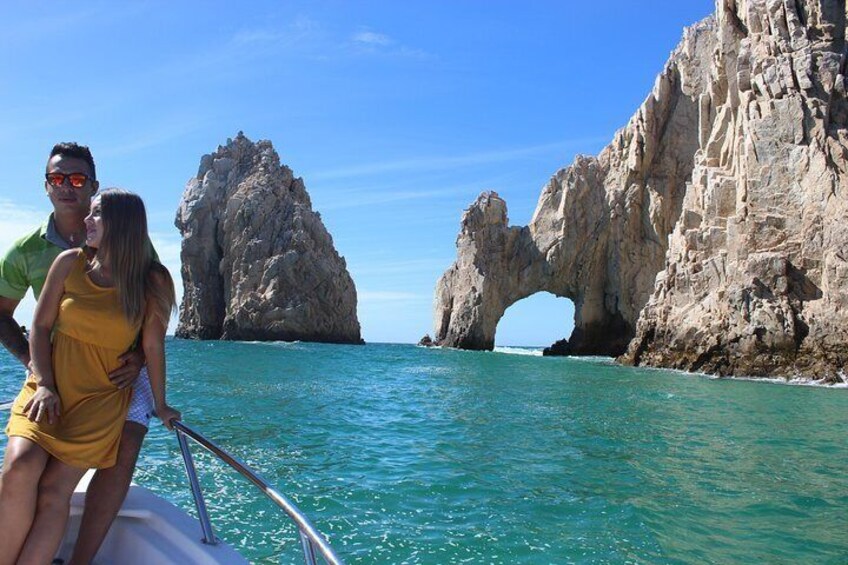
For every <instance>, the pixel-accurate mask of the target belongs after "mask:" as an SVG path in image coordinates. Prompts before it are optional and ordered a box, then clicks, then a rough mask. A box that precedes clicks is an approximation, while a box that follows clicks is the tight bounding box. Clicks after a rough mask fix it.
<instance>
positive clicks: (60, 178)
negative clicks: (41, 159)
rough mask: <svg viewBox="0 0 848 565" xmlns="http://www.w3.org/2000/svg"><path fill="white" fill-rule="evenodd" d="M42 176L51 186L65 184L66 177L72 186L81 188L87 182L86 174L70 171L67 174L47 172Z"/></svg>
mask: <svg viewBox="0 0 848 565" xmlns="http://www.w3.org/2000/svg"><path fill="white" fill-rule="evenodd" d="M44 177H45V178H46V179H47V182H49V183H50V185H51V186H55V187H56V188H58V187H60V186H62V185H63V184H65V179H68V183H69V184H70V185H71V186H72V187H74V188H82V187H84V186H85V183H86V182H88V175H84V174H82V173H71V174H69V175H66V174H64V173H47V174H46V175H44Z"/></svg>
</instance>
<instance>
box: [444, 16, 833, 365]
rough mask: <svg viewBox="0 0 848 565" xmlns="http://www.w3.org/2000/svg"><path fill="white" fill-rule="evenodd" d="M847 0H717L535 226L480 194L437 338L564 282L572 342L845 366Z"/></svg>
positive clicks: (651, 359) (634, 357)
mask: <svg viewBox="0 0 848 565" xmlns="http://www.w3.org/2000/svg"><path fill="white" fill-rule="evenodd" d="M845 26H846V6H845V2H844V1H832V0H822V1H806V2H805V1H802V0H769V1H766V0H748V1H745V0H736V1H734V0H719V1H718V2H717V7H716V13H715V15H714V16H712V17H710V18H708V19H707V20H705V21H703V22H701V23H699V24H697V25H695V26H693V27H692V28H689V29H687V30H686V31H685V32H684V37H683V40H682V42H681V44H680V45H679V46H678V48H677V49H675V51H674V52H673V53H672V55H671V57H670V59H669V62H668V63H667V64H666V66H665V68H664V70H663V72H662V73H661V74H660V76H659V77H658V79H657V82H656V85H655V87H654V89H653V92H652V93H651V94H650V95H649V96H648V98H647V100H646V101H645V102H644V103H643V105H642V106H641V107H640V108H639V110H638V111H637V112H636V114H635V115H634V116H633V118H632V119H631V120H630V122H629V123H628V124H627V126H626V127H625V128H623V129H622V130H621V131H619V132H618V133H616V135H615V137H614V139H613V141H612V143H611V144H610V145H609V146H608V147H606V148H605V149H604V151H602V152H601V154H600V155H598V156H597V157H578V158H577V159H576V160H575V162H574V163H573V164H572V165H571V166H569V167H567V168H565V169H563V170H561V171H559V172H557V173H556V175H555V176H554V177H553V179H551V181H550V182H549V183H548V184H547V186H545V188H544V189H543V191H542V194H541V197H540V199H539V203H538V205H537V208H536V212H535V214H534V216H533V219H532V220H531V223H530V225H529V226H527V227H522V228H518V227H509V226H508V225H507V221H506V205H505V203H504V202H503V201H502V200H501V199H500V198H498V197H497V195H495V194H492V193H485V194H483V195H482V196H481V197H480V198H478V200H477V201H476V202H475V203H474V204H473V205H472V206H471V207H470V208H469V209H468V210H467V211H466V212H465V214H464V216H463V219H462V227H461V232H460V235H459V238H458V241H457V246H458V258H457V262H456V263H455V264H454V265H453V266H452V267H451V268H450V269H449V270H448V271H447V272H446V273H445V274H444V275H443V277H442V278H441V279H440V281H439V283H438V285H437V289H436V301H437V304H436V312H435V326H436V341H437V342H439V343H441V344H443V345H448V346H454V347H463V348H471V349H489V348H491V347H492V345H493V343H494V332H495V328H496V325H497V321H498V320H499V319H500V317H501V316H502V315H503V312H504V311H505V310H506V308H507V307H508V306H509V305H511V304H512V303H513V302H515V301H516V300H519V299H521V298H523V297H525V296H529V295H531V294H534V293H535V292H538V291H542V290H545V291H548V292H551V293H553V294H555V295H557V296H563V297H567V298H570V299H571V300H573V301H574V304H575V328H574V332H573V333H572V335H571V337H570V338H569V340H568V342H567V345H566V347H565V350H566V352H569V353H580V354H586V353H600V354H611V355H621V354H623V356H622V358H621V359H622V360H623V361H625V362H628V363H633V364H647V365H655V366H665V367H676V368H681V369H687V370H700V371H707V372H713V373H718V374H728V375H729V374H737V375H740V374H745V375H786V376H789V375H795V374H803V375H805V376H809V377H814V378H827V379H836V378H839V377H838V375H840V374H841V371H842V370H843V369H844V367H845V363H846V358H848V354H846V353H845V350H846V345H848V330H846V328H848V310H846V306H848V262H846V259H848V256H846V253H848V252H846V251H845V249H846V243H848V229H846V226H848V223H847V222H846V221H848V210H846V204H848V192H846V191H848V171H846V169H848V129H846V128H848V105H846V98H845V96H846V94H845V89H846V83H845V77H844V75H845V65H846V63H845V61H846V43H845Z"/></svg>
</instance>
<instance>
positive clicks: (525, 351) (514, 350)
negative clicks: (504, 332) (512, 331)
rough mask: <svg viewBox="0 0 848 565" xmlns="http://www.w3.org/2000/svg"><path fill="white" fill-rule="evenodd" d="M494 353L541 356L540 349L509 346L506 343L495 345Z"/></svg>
mask: <svg viewBox="0 0 848 565" xmlns="http://www.w3.org/2000/svg"><path fill="white" fill-rule="evenodd" d="M494 351H495V353H506V354H508V355H530V356H532V357H541V356H542V350H541V349H537V348H529V347H509V346H506V345H496V346H495V349H494Z"/></svg>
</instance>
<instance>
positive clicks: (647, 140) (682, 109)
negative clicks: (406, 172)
mask: <svg viewBox="0 0 848 565" xmlns="http://www.w3.org/2000/svg"><path fill="white" fill-rule="evenodd" d="M712 41H713V32H712V24H711V22H710V21H706V22H704V23H702V24H699V25H698V26H695V27H694V28H692V29H690V30H688V31H687V32H686V37H685V38H684V41H683V43H682V44H681V46H680V47H678V49H677V50H676V51H675V52H674V53H673V54H672V57H671V60H670V61H669V63H668V64H667V65H666V68H665V70H664V71H663V73H662V74H661V75H660V76H659V77H658V79H657V82H656V85H655V87H654V91H653V92H652V93H651V95H650V96H649V97H648V99H647V100H646V101H645V102H644V104H643V105H642V106H641V107H640V108H639V111H638V112H637V113H636V115H635V116H634V117H633V118H632V119H631V120H630V123H629V124H628V125H627V127H626V128H624V129H622V130H621V131H619V132H618V133H616V135H615V138H614V139H613V142H612V143H611V144H610V145H609V146H608V147H607V148H606V149H605V150H604V151H603V152H602V153H601V154H600V155H599V156H598V157H586V156H579V157H577V159H576V160H575V161H574V163H573V164H572V165H571V166H569V167H567V168H565V169H562V170H560V171H558V172H557V173H556V175H555V176H554V177H553V178H552V179H551V180H550V182H549V183H548V184H547V185H546V186H545V187H544V189H543V190H542V194H541V196H540V198H539V203H538V205H537V207H536V212H535V213H534V215H533V219H532V220H531V222H530V225H529V226H527V227H524V228H518V227H509V226H508V225H507V215H506V204H505V203H504V201H503V200H501V199H500V198H499V197H498V196H497V194H495V193H484V194H483V195H481V196H480V198H478V199H477V201H476V202H475V203H474V204H472V206H471V207H470V208H469V209H468V210H466V212H465V214H464V215H463V218H462V227H461V231H460V235H459V237H458V239H457V248H458V253H457V262H456V263H455V264H454V265H453V266H452V267H451V268H450V269H449V270H448V271H447V272H446V273H445V274H444V275H443V276H442V278H441V279H440V280H439V283H438V285H437V289H436V315H435V317H436V328H435V331H436V340H437V342H438V343H440V344H442V345H447V346H451V347H461V348H465V349H492V347H493V346H494V338H495V329H496V327H497V323H498V321H499V320H500V318H501V317H502V316H503V314H504V312H505V311H506V309H507V308H509V306H511V305H512V304H514V303H515V302H517V301H518V300H521V299H522V298H525V297H527V296H530V295H532V294H535V293H536V292H539V291H547V292H550V293H552V294H554V295H556V296H560V297H565V298H568V299H570V300H572V301H573V302H574V307H575V324H574V332H573V333H572V335H571V337H570V339H569V340H568V345H567V346H566V348H565V350H566V351H567V352H568V353H572V354H583V355H618V354H621V353H622V352H624V350H625V348H626V346H627V343H628V342H629V341H630V339H631V338H632V337H633V335H634V331H635V327H636V319H637V317H638V314H639V311H640V310H641V309H642V307H643V306H644V304H645V302H646V301H647V300H648V297H649V296H650V293H651V291H652V290H653V282H654V277H655V276H656V274H657V272H659V271H660V270H661V269H662V267H663V264H664V258H665V252H666V248H667V236H668V233H669V232H670V231H671V229H672V227H673V226H674V224H675V222H676V221H677V218H678V216H679V215H680V207H681V203H682V200H683V195H684V194H685V189H686V183H687V181H688V180H689V178H690V176H691V172H692V168H693V166H694V154H695V152H696V151H697V149H698V143H699V141H698V140H699V136H700V135H701V131H700V114H699V107H698V100H699V97H700V96H701V94H702V93H703V92H705V89H706V85H707V84H708V81H707V80H706V78H707V76H708V74H707V70H708V65H709V56H710V54H711V52H712Z"/></svg>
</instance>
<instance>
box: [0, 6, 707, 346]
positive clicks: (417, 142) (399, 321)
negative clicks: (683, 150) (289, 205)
mask: <svg viewBox="0 0 848 565" xmlns="http://www.w3.org/2000/svg"><path fill="white" fill-rule="evenodd" d="M713 7H714V6H713V2H712V1H708V0H685V1H680V0H676V1H675V0H645V1H644V2H635V1H632V0H628V1H623V0H610V1H607V2H595V3H585V2H571V1H566V0H560V1H556V2H554V1H551V2H542V1H538V2H472V1H469V2H448V1H426V2H424V1H421V2H389V1H383V2H342V1H339V2H251V3H238V5H236V3H235V2H143V3H142V2H139V3H118V2H102V3H96V2H91V3H89V2H78V3H73V4H71V3H60V2H38V3H35V2H4V3H2V4H0V19H2V21H3V22H5V25H4V33H3V34H2V35H0V53H3V56H2V57H0V71H2V76H3V80H2V81H0V166H2V169H0V170H2V171H3V175H2V177H0V179H1V180H0V209H2V216H1V217H2V220H3V221H2V225H0V246H2V247H3V248H4V249H5V248H6V247H8V245H9V244H10V243H11V242H12V241H13V239H14V238H15V236H16V235H19V234H21V233H23V232H24V231H26V230H27V229H28V228H30V227H31V226H35V225H37V224H38V223H39V222H40V221H41V219H42V218H43V217H44V216H45V215H46V214H47V213H48V212H49V202H48V200H47V198H46V197H45V195H44V190H43V182H42V179H43V177H42V175H43V168H44V163H45V161H46V157H47V154H48V152H49V150H50V148H51V147H52V145H53V144H54V143H55V142H57V141H64V140H76V141H79V142H80V143H84V144H87V145H89V146H90V147H91V149H92V151H93V152H94V156H95V159H96V161H97V167H98V177H99V178H100V181H101V184H102V185H103V186H104V187H105V186H121V187H124V188H128V189H131V190H134V191H136V192H138V193H139V194H141V195H142V196H143V197H144V198H145V201H146V203H147V206H148V213H149V215H150V225H151V231H152V233H153V237H154V242H155V243H156V246H157V249H158V250H159V253H160V256H162V258H163V261H164V262H165V263H166V264H167V266H169V267H170V268H171V270H172V272H173V273H174V274H175V275H177V273H178V271H179V234H178V232H177V231H176V228H174V227H173V218H174V213H175V211H176V208H177V203H178V202H179V199H180V196H181V194H182V191H183V187H184V186H185V183H186V181H187V180H188V179H189V178H190V177H191V176H192V175H194V174H196V171H197V168H198V165H199V162H200V157H201V156H202V155H203V154H204V153H210V152H212V151H214V150H215V149H216V148H217V146H218V145H219V144H223V143H225V142H226V140H227V138H228V137H233V136H234V135H235V134H236V133H237V132H238V131H239V130H242V131H244V133H245V135H247V136H248V137H249V138H250V139H252V140H254V141H255V140H258V139H270V140H271V141H272V142H273V143H274V147H275V148H276V149H277V151H278V152H279V153H280V157H281V160H282V161H283V162H284V163H286V164H287V165H288V166H290V167H291V168H292V169H293V171H294V173H295V175H297V176H301V177H303V179H304V181H305V183H306V187H307V190H308V191H309V193H310V195H311V197H312V202H313V206H314V208H315V209H316V210H318V211H319V212H320V213H321V215H322V218H323V219H324V222H325V224H326V226H327V228H328V229H329V231H330V233H331V234H332V235H333V238H334V241H335V244H336V248H337V249H338V250H339V252H340V253H341V254H342V255H343V256H344V257H345V258H346V260H347V263H348V268H349V270H350V272H351V275H352V276H353V279H354V282H355V283H356V287H357V290H358V293H359V319H360V323H361V324H362V330H363V337H364V338H365V340H366V341H371V342H414V341H417V340H418V338H420V337H421V336H422V335H423V334H424V333H425V332H430V333H432V307H433V291H434V288H435V284H436V281H437V280H438V278H439V276H440V275H441V274H442V272H444V270H445V269H447V268H448V267H449V266H450V264H451V263H452V262H453V260H454V258H455V254H456V249H455V240H456V235H457V233H458V229H459V220H460V217H461V215H462V211H463V210H464V209H465V208H466V207H467V206H468V205H469V204H470V203H471V202H473V200H474V199H475V198H476V196H477V195H478V194H479V193H480V192H481V191H483V190H495V191H497V192H498V193H499V194H500V195H501V196H502V197H503V198H504V199H505V200H506V202H507V206H508V208H509V217H510V223H512V224H515V225H524V224H526V223H527V222H529V220H530V218H531V216H532V214H533V210H534V209H535V206H536V202H537V199H538V196H539V193H540V190H541V188H542V186H543V185H544V184H545V183H546V182H547V180H548V179H549V178H550V177H551V175H553V174H554V173H555V172H556V170H557V169H559V168H561V167H564V166H566V165H568V164H569V163H570V162H571V160H572V159H573V157H574V155H575V154H577V153H587V154H596V153H597V152H598V151H600V150H601V149H602V148H603V147H604V145H606V144H607V143H608V142H609V141H610V140H611V139H612V136H613V133H614V132H615V131H616V130H617V129H619V128H621V127H622V126H624V125H625V124H626V122H627V120H628V119H629V118H630V116H631V115H632V114H633V112H634V111H635V110H636V109H637V108H638V106H639V104H641V102H642V101H643V100H644V98H645V97H646V96H647V94H648V93H649V92H650V90H651V87H652V85H653V83H654V80H655V78H656V75H657V74H658V73H659V72H660V71H661V69H662V67H663V64H664V63H665V61H666V59H667V58H668V55H669V53H670V51H671V50H672V49H673V48H674V47H675V46H676V45H677V43H678V42H679V40H680V38H681V35H682V30H683V27H684V26H687V25H691V24H693V23H695V22H697V21H699V20H700V19H702V18H703V17H706V16H707V15H709V13H711V12H712V10H713ZM177 278H178V276H177ZM19 312H20V317H19V318H20V320H21V321H22V322H24V323H27V324H28V322H29V320H30V319H31V316H32V301H31V300H26V301H25V302H24V303H23V304H22V305H21V307H20V308H19ZM572 325H573V308H572V305H571V303H570V302H569V301H568V300H566V299H563V298H556V297H553V296H551V295H547V294H544V293H541V294H537V295H535V296H533V297H530V298H528V299H525V300H523V301H521V302H519V303H517V304H515V305H513V306H512V307H511V308H510V309H509V310H507V312H506V314H505V316H504V318H503V319H502V321H501V323H500V324H499V326H498V332H497V336H496V343H497V344H502V345H547V344H549V343H551V342H553V341H554V340H556V339H559V338H562V337H566V336H567V335H568V334H569V333H570V331H571V328H572Z"/></svg>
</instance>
